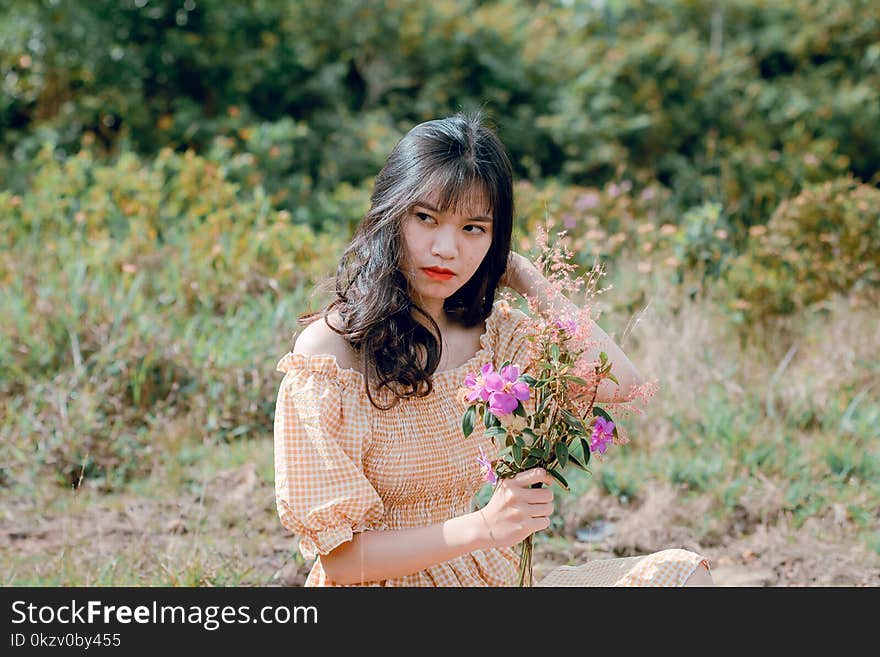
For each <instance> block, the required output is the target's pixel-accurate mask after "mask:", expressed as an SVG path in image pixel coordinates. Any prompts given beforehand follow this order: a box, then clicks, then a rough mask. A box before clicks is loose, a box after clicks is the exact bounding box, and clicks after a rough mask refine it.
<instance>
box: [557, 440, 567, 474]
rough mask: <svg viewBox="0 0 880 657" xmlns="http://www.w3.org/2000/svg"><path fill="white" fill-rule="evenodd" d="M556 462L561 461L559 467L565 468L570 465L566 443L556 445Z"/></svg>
mask: <svg viewBox="0 0 880 657" xmlns="http://www.w3.org/2000/svg"><path fill="white" fill-rule="evenodd" d="M554 451H555V453H556V460H557V461H559V467H560V468H564V467H565V464H566V463H568V445H566V444H565V443H556V448H555V450H554Z"/></svg>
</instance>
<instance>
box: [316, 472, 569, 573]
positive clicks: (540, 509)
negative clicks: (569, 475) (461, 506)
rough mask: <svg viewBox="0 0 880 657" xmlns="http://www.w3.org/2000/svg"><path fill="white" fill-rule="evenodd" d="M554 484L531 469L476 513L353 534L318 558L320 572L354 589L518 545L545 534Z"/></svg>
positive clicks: (509, 481)
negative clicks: (491, 549)
mask: <svg viewBox="0 0 880 657" xmlns="http://www.w3.org/2000/svg"><path fill="white" fill-rule="evenodd" d="M536 483H542V484H546V485H547V486H550V485H551V484H552V483H553V479H552V478H551V477H550V475H548V474H547V473H546V472H545V471H544V470H543V469H542V468H533V469H531V470H527V471H525V472H521V473H520V474H518V475H516V476H515V477H512V478H510V479H503V480H502V481H501V482H500V483H499V484H498V486H497V487H496V488H495V492H494V493H493V494H492V499H491V500H489V503H488V504H486V506H485V507H483V508H482V509H481V510H479V511H474V512H473V513H468V514H466V515H463V516H459V517H457V518H452V519H450V520H446V521H445V522H441V523H436V524H434V525H429V526H427V527H414V528H412V529H396V530H388V531H368V532H360V533H357V534H355V535H354V538H352V540H351V541H348V542H346V543H343V544H342V545H340V546H338V547H337V548H335V549H334V550H332V551H331V552H330V554H326V555H323V556H321V563H322V564H323V567H324V573H326V575H327V577H328V578H329V579H330V580H331V581H333V582H334V583H336V584H358V583H360V582H375V581H381V580H385V579H394V578H397V577H403V576H405V575H410V574H412V573H417V572H419V571H420V570H424V569H426V568H429V567H431V566H434V565H437V564H439V563H443V562H444V561H449V560H450V559H454V558H455V557H459V556H461V555H463V554H467V553H469V552H473V551H474V550H482V549H486V548H489V547H502V546H510V545H516V544H517V543H519V542H520V541H522V540H523V539H524V538H525V537H526V536H529V535H530V534H533V533H534V532H536V531H540V530H542V529H546V528H547V527H548V526H549V525H550V518H549V516H550V514H551V513H552V512H553V491H552V490H550V489H549V488H532V485H533V484H536Z"/></svg>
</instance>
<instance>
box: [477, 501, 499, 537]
mask: <svg viewBox="0 0 880 657" xmlns="http://www.w3.org/2000/svg"><path fill="white" fill-rule="evenodd" d="M478 511H479V512H480V515H481V516H482V517H483V522H484V523H486V529H488V530H489V536H490V537H491V538H492V540H493V541H497V540H498V539H496V538H495V534H493V533H492V527H491V526H490V525H489V521H488V520H486V514H485V513H483V509H478Z"/></svg>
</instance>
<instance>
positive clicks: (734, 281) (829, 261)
mask: <svg viewBox="0 0 880 657" xmlns="http://www.w3.org/2000/svg"><path fill="white" fill-rule="evenodd" d="M727 285H728V288H729V291H730V294H731V295H732V297H733V299H732V300H731V301H730V304H729V306H730V308H731V309H732V310H733V311H734V312H736V313H737V318H738V319H739V320H741V321H742V320H745V319H747V318H754V319H761V318H767V317H771V316H779V315H785V314H789V313H792V312H794V311H796V310H798V309H801V308H806V307H810V306H813V305H815V304H819V303H820V302H822V301H824V300H826V299H828V298H829V297H830V296H831V295H832V294H835V293H842V294H854V295H857V296H858V295H864V296H866V297H872V298H876V295H877V292H878V291H880V190H877V189H876V188H874V187H871V186H870V185H865V184H861V183H859V182H858V181H856V180H855V179H853V178H851V177H846V178H838V179H836V180H833V181H828V182H825V183H822V184H817V185H811V186H809V187H807V188H806V189H804V191H803V192H801V193H800V194H798V195H797V196H796V197H794V198H793V199H790V200H787V201H784V202H783V203H781V204H780V205H779V207H778V208H777V209H776V211H775V212H774V213H773V216H772V217H771V219H770V221H769V223H768V224H767V226H766V228H765V227H763V226H754V227H752V229H751V240H750V246H749V249H748V250H747V251H746V252H745V253H743V254H742V255H740V256H737V257H736V258H735V260H734V261H733V262H732V263H731V268H730V271H729V272H728V273H727Z"/></svg>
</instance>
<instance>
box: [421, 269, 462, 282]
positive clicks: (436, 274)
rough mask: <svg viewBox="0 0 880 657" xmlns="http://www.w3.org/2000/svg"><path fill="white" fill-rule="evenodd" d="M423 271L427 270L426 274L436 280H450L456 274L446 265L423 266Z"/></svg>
mask: <svg viewBox="0 0 880 657" xmlns="http://www.w3.org/2000/svg"><path fill="white" fill-rule="evenodd" d="M422 271H423V272H425V276H427V277H428V278H433V279H434V280H435V281H448V280H449V279H450V278H452V277H453V276H455V273H454V272H451V271H449V270H448V269H446V268H444V267H422Z"/></svg>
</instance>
